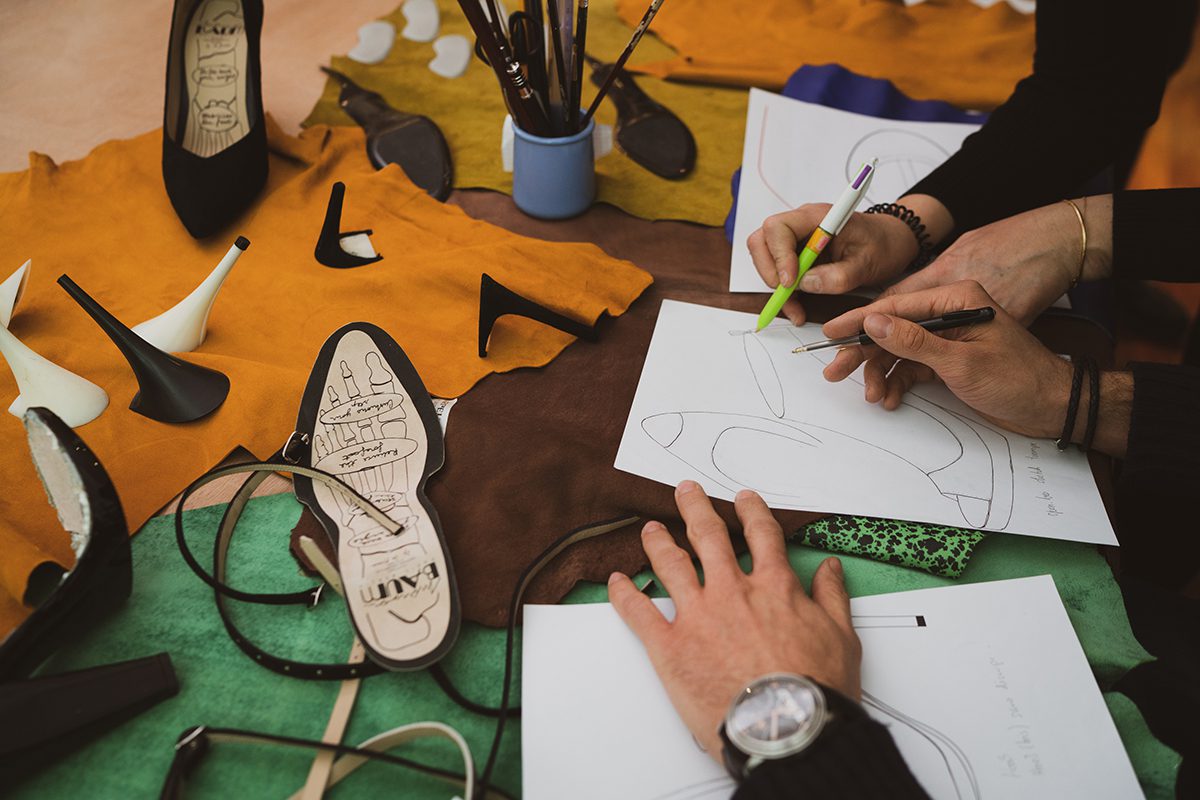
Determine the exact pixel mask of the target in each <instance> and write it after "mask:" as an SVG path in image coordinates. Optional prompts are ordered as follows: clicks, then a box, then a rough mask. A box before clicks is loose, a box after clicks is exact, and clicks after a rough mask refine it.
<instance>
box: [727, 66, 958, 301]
mask: <svg viewBox="0 0 1200 800" xmlns="http://www.w3.org/2000/svg"><path fill="white" fill-rule="evenodd" d="M978 129H979V126H978V125H968V124H962V123H957V122H902V121H898V120H890V119H880V118H878V117H868V116H865V115H863V114H854V113H851V112H849V111H839V110H838V109H835V108H829V107H827V106H822V105H816V104H814V103H805V102H803V101H800V100H793V99H792V98H790V97H783V96H781V95H777V94H772V93H770V92H764V91H762V90H760V89H751V90H750V105H749V108H748V110H747V111H746V141H745V145H744V147H743V149H742V177H741V183H740V184H739V186H738V197H737V217H736V220H735V223H734V231H733V259H732V263H731V264H730V272H729V290H730V291H732V292H766V291H770V290H769V289H768V288H767V285H766V284H765V283H763V280H762V278H760V277H759V276H758V272H757V271H756V270H755V269H754V263H753V262H752V261H751V260H750V252H749V251H748V250H747V249H746V239H747V238H748V237H749V236H750V234H751V233H753V232H754V231H755V230H757V229H758V228H760V227H762V223H763V220H764V219H766V218H767V217H769V216H771V215H772V214H778V213H780V212H783V211H789V210H791V209H793V208H796V207H797V206H801V205H804V204H805V203H832V202H833V201H834V200H836V199H837V197H838V195H840V194H841V193H842V190H843V189H845V188H846V186H847V185H848V184H849V183H850V181H851V180H852V179H853V178H854V176H855V175H856V174H857V172H858V168H859V167H861V166H862V164H863V162H865V161H870V160H871V159H873V158H877V159H879V163H878V165H877V166H876V172H875V177H874V179H873V180H872V181H871V188H870V191H869V192H868V194H867V197H866V198H864V199H863V202H862V206H861V207H862V208H864V209H865V208H867V207H868V206H871V205H873V204H875V203H892V202H895V201H896V198H898V197H901V196H902V195H903V194H904V193H905V192H906V191H907V190H908V189H909V188H911V187H912V186H913V184H915V183H916V182H917V181H919V180H921V179H922V178H924V177H925V176H926V175H928V174H929V173H930V172H932V171H933V170H934V168H936V167H937V166H938V165H939V164H941V163H942V162H943V161H945V160H946V159H947V158H949V157H950V156H951V155H952V154H953V153H955V152H956V151H957V150H958V148H959V147H960V146H961V145H962V141H963V139H965V138H967V136H969V135H970V134H971V133H973V132H974V131H976V130H978Z"/></svg>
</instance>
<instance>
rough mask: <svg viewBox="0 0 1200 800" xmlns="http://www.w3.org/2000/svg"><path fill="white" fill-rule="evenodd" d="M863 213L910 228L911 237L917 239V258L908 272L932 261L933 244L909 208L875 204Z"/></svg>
mask: <svg viewBox="0 0 1200 800" xmlns="http://www.w3.org/2000/svg"><path fill="white" fill-rule="evenodd" d="M863 213H864V214H887V215H889V216H892V217H895V218H896V219H898V220H900V221H901V222H903V223H904V224H905V225H907V226H908V227H910V228H912V232H913V236H915V237H917V257H916V258H914V259H913V262H912V263H911V264H909V266H908V268H909V269H910V270H913V269H920V268H921V267H923V266H925V265H926V264H928V263H929V262H930V261H932V260H933V242H931V241H930V240H929V234H928V233H927V232H926V231H925V225H924V223H922V222H921V218H920V217H919V216H917V215H916V214H914V213H913V210H912V209H911V208H909V207H907V206H902V205H900V204H899V203H876V204H875V205H873V206H871V207H870V208H868V209H867V210H866V211H864V212H863Z"/></svg>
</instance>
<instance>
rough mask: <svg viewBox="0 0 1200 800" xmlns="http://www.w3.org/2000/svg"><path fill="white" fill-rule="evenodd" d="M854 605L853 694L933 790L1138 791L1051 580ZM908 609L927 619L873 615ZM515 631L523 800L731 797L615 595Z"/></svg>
mask: <svg viewBox="0 0 1200 800" xmlns="http://www.w3.org/2000/svg"><path fill="white" fill-rule="evenodd" d="M655 602H656V603H657V604H658V606H659V608H660V609H661V610H662V611H663V612H664V613H665V614H666V615H667V616H668V617H671V616H672V615H673V606H672V604H671V602H670V601H669V600H656V601H655ZM851 610H852V612H853V614H854V616H855V627H856V629H857V630H858V633H859V636H860V638H861V639H862V644H863V671H862V679H863V704H864V706H865V707H866V709H867V711H868V713H869V714H870V715H871V716H872V717H874V718H875V719H876V720H878V721H879V722H881V723H883V724H884V725H885V726H887V728H888V730H889V732H890V733H891V734H892V738H893V739H894V740H895V742H896V746H897V747H898V748H899V750H900V753H901V755H903V756H904V759H905V761H906V762H907V763H908V766H909V768H910V769H911V770H912V771H913V774H914V775H915V776H916V777H917V780H919V781H920V782H921V785H922V786H923V787H924V788H925V790H926V791H927V792H929V794H930V795H931V796H932V797H934V798H935V800H943V799H945V800H981V799H986V800H993V799H994V798H1022V799H1023V800H1024V799H1025V798H1047V799H1048V800H1050V799H1052V800H1074V798H1079V799H1080V800H1105V798H1114V799H1115V798H1122V799H1123V798H1132V797H1141V796H1142V793H1141V789H1140V788H1139V786H1138V782H1137V778H1136V776H1135V775H1134V773H1133V768H1132V767H1131V766H1130V763H1129V759H1128V757H1127V756H1126V755H1125V751H1124V748H1123V747H1122V745H1121V740H1120V738H1119V737H1118V735H1117V731H1116V727H1115V726H1114V725H1113V721H1112V718H1111V717H1110V716H1109V713H1108V709H1107V707H1106V706H1105V704H1104V700H1103V698H1102V697H1101V695H1100V690H1099V689H1098V688H1097V686H1096V682H1095V679H1094V678H1093V676H1092V672H1091V669H1090V668H1089V667H1088V663H1087V660H1086V658H1085V657H1084V654H1083V649H1082V648H1081V647H1080V646H1079V640H1078V639H1077V638H1076V637H1075V632H1074V630H1073V629H1072V628H1071V623H1070V621H1069V619H1068V618H1067V614H1066V610H1065V609H1064V608H1063V605H1062V601H1061V600H1060V599H1059V597H1058V592H1057V590H1056V589H1055V587H1054V581H1053V579H1052V578H1051V577H1050V576H1048V575H1042V576H1039V577H1035V578H1021V579H1017V580H1009V581H996V582H992V583H978V584H966V585H961V586H951V587H943V588H937V589H921V590H917V591H913V592H902V593H898V594H889V595H876V596H873V597H856V598H854V599H853V600H852V601H851ZM914 617H921V618H922V619H923V622H924V624H923V625H912V624H901V623H899V622H898V623H895V624H880V622H879V621H880V620H904V619H909V620H911V619H912V618H914ZM523 637H524V638H523V657H522V661H523V664H524V668H523V669H524V674H523V677H522V689H521V694H522V704H521V705H522V709H523V710H522V723H521V735H522V758H523V772H524V782H525V785H524V796H525V797H526V798H527V800H546V799H547V798H556V799H557V798H561V797H572V798H580V799H581V800H588V799H589V798H612V797H621V798H631V799H632V800H680V799H681V798H688V799H689V800H692V799H694V798H704V800H717V799H718V798H722V800H723V798H728V797H729V796H730V795H732V794H733V788H734V787H733V783H732V782H731V781H730V780H729V779H728V777H726V776H725V774H724V771H723V770H722V769H721V768H720V767H719V766H717V763H716V761H714V760H713V759H711V758H710V757H709V756H708V755H706V754H704V753H703V752H701V751H700V749H699V748H698V747H697V746H696V744H695V741H694V740H693V739H692V737H691V735H690V733H689V732H688V731H687V728H686V727H685V726H684V725H683V723H682V722H680V720H679V717H678V715H677V714H676V713H675V711H674V709H673V708H672V707H671V704H670V701H669V700H668V698H667V695H666V692H665V691H663V688H662V685H661V684H660V683H659V682H658V680H657V678H656V676H655V675H654V670H653V668H652V667H651V665H650V662H649V660H648V659H647V658H646V654H645V650H643V649H642V646H641V643H640V642H638V640H637V638H636V637H634V635H633V634H632V633H630V631H629V630H628V629H627V628H626V627H625V625H624V624H623V623H622V622H621V620H620V618H619V617H617V615H616V612H615V611H613V609H612V607H611V606H609V605H608V604H604V603H601V604H595V605H571V606H526V607H525V631H524V634H523Z"/></svg>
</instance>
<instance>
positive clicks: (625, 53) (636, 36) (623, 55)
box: [460, 0, 663, 127]
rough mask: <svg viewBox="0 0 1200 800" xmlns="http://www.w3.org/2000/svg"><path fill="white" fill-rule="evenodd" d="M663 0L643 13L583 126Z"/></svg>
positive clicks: (590, 107)
mask: <svg viewBox="0 0 1200 800" xmlns="http://www.w3.org/2000/svg"><path fill="white" fill-rule="evenodd" d="M460 1H461V0H460ZM662 4H663V0H653V2H651V3H650V7H649V8H647V9H646V13H645V14H643V15H642V21H641V22H639V23H638V26H637V27H636V28H634V29H633V36H631V37H630V38H629V44H627V45H625V50H624V51H623V52H622V53H621V57H620V58H618V59H617V63H616V64H614V65H613V68H612V70H611V71H610V72H609V73H608V77H607V78H605V79H604V83H603V85H601V87H600V91H598V92H597V93H596V97H595V99H593V100H592V104H591V105H590V106H588V110H587V113H586V114H584V115H583V123H582V125H583V127H587V124H588V120H590V119H591V118H592V115H593V114H595V113H596V109H597V108H598V107H599V106H600V101H601V100H603V99H604V95H606V94H608V90H609V87H611V86H612V83H613V81H614V80H615V79H616V77H617V74H618V73H619V72H620V71H621V70H622V69H623V68H624V66H625V62H626V61H628V60H629V56H631V55H632V54H633V48H635V47H637V46H638V42H640V41H641V40H642V35H643V34H645V33H646V29H647V28H649V27H650V22H651V20H653V19H654V15H655V14H657V13H658V9H659V7H660V6H662Z"/></svg>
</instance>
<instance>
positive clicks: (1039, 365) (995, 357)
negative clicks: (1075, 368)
mask: <svg viewBox="0 0 1200 800" xmlns="http://www.w3.org/2000/svg"><path fill="white" fill-rule="evenodd" d="M1068 210H1069V209H1068ZM982 306H992V307H993V308H995V309H996V319H995V320H994V321H993V322H991V323H989V324H985V325H975V326H971V327H966V328H956V329H952V330H947V331H941V332H940V333H929V332H928V331H926V330H924V329H923V328H921V327H919V326H917V325H915V324H913V323H912V322H911V321H910V320H915V319H927V318H930V317H936V316H939V315H941V314H945V313H947V312H950V311H959V310H962V309H967V308H979V307H982ZM823 330H824V333H825V335H826V336H828V337H830V338H837V337H842V336H850V335H854V334H857V333H859V332H860V331H865V332H866V333H867V334H868V335H869V336H870V337H871V338H872V340H873V341H874V342H875V345H867V346H858V345H855V346H853V347H847V348H845V349H843V350H842V351H841V352H839V353H838V354H837V356H836V357H835V358H834V360H833V361H832V362H830V364H829V365H828V366H827V367H826V368H825V378H826V379H827V380H830V381H840V380H843V379H845V378H847V377H849V376H850V375H851V374H852V373H853V372H854V371H855V370H857V369H858V367H859V365H860V364H864V363H865V366H864V367H863V384H864V386H865V396H866V399H867V401H868V402H871V403H882V404H883V407H884V408H886V409H889V410H894V409H896V408H897V407H898V406H899V405H900V401H901V399H902V398H903V397H904V393H905V392H907V391H908V390H909V389H910V388H911V387H912V386H913V385H914V384H915V383H918V382H920V381H929V380H933V379H935V378H937V379H940V380H941V381H942V382H943V383H944V384H945V385H946V387H947V388H948V389H949V390H950V391H951V392H953V393H954V394H955V396H957V397H958V399H959V400H962V401H963V402H964V403H966V404H967V405H968V406H970V407H971V408H973V409H974V410H975V411H976V412H978V413H979V414H980V415H981V416H982V417H984V418H985V419H987V420H989V421H991V422H993V423H995V424H997V425H999V426H1001V427H1003V428H1006V429H1008V430H1010V431H1016V432H1017V433H1021V434H1024V435H1026V436H1032V437H1035V438H1046V439H1050V438H1055V437H1057V436H1059V435H1060V434H1061V433H1062V427H1063V423H1064V420H1065V419H1066V413H1067V405H1068V402H1069V398H1070V393H1071V376H1072V368H1071V366H1070V364H1069V363H1068V362H1067V361H1065V360H1063V359H1062V358H1059V357H1058V356H1056V355H1055V354H1054V353H1052V352H1050V350H1048V349H1047V348H1046V347H1045V346H1044V345H1042V343H1041V342H1039V341H1038V340H1037V339H1036V338H1034V336H1033V334H1031V333H1029V332H1028V331H1027V330H1025V328H1024V327H1023V326H1022V325H1021V324H1020V323H1019V322H1018V321H1017V320H1016V319H1014V318H1013V317H1012V316H1011V315H1009V314H1008V313H1007V312H1006V311H1004V309H1003V308H1000V307H999V305H998V304H997V303H996V301H995V300H994V299H993V298H992V297H991V296H990V295H989V294H988V293H987V292H986V291H984V289H983V287H982V286H980V285H979V284H978V283H977V282H975V281H969V280H968V281H959V282H957V283H953V284H950V285H948V286H939V287H936V288H933V289H926V290H924V291H920V292H914V293H912V294H899V295H893V296H889V297H886V298H881V299H879V300H878V301H876V302H874V303H871V304H870V305H866V306H863V307H862V308H856V309H854V310H853V311H850V312H847V313H845V314H843V315H841V316H840V317H837V318H835V319H832V320H830V321H829V322H827V323H825V326H824V329H823ZM1132 396H1133V383H1132V379H1131V378H1130V376H1129V375H1128V374H1127V373H1118V372H1105V373H1102V374H1101V376H1100V412H1099V416H1098V426H1097V430H1096V436H1095V439H1094V441H1093V446H1094V447H1095V448H1096V449H1097V450H1100V451H1102V452H1105V453H1108V454H1109V455H1112V456H1116V457H1118V458H1121V457H1123V456H1124V454H1125V448H1126V444H1127V440H1128V438H1129V418H1130V413H1131V411H1130V409H1131V403H1132ZM1086 417H1087V414H1086V413H1080V414H1079V416H1078V417H1077V419H1076V429H1075V432H1074V433H1073V434H1072V437H1071V440H1072V441H1076V442H1078V441H1081V440H1082V438H1083V427H1084V426H1085V425H1086Z"/></svg>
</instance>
